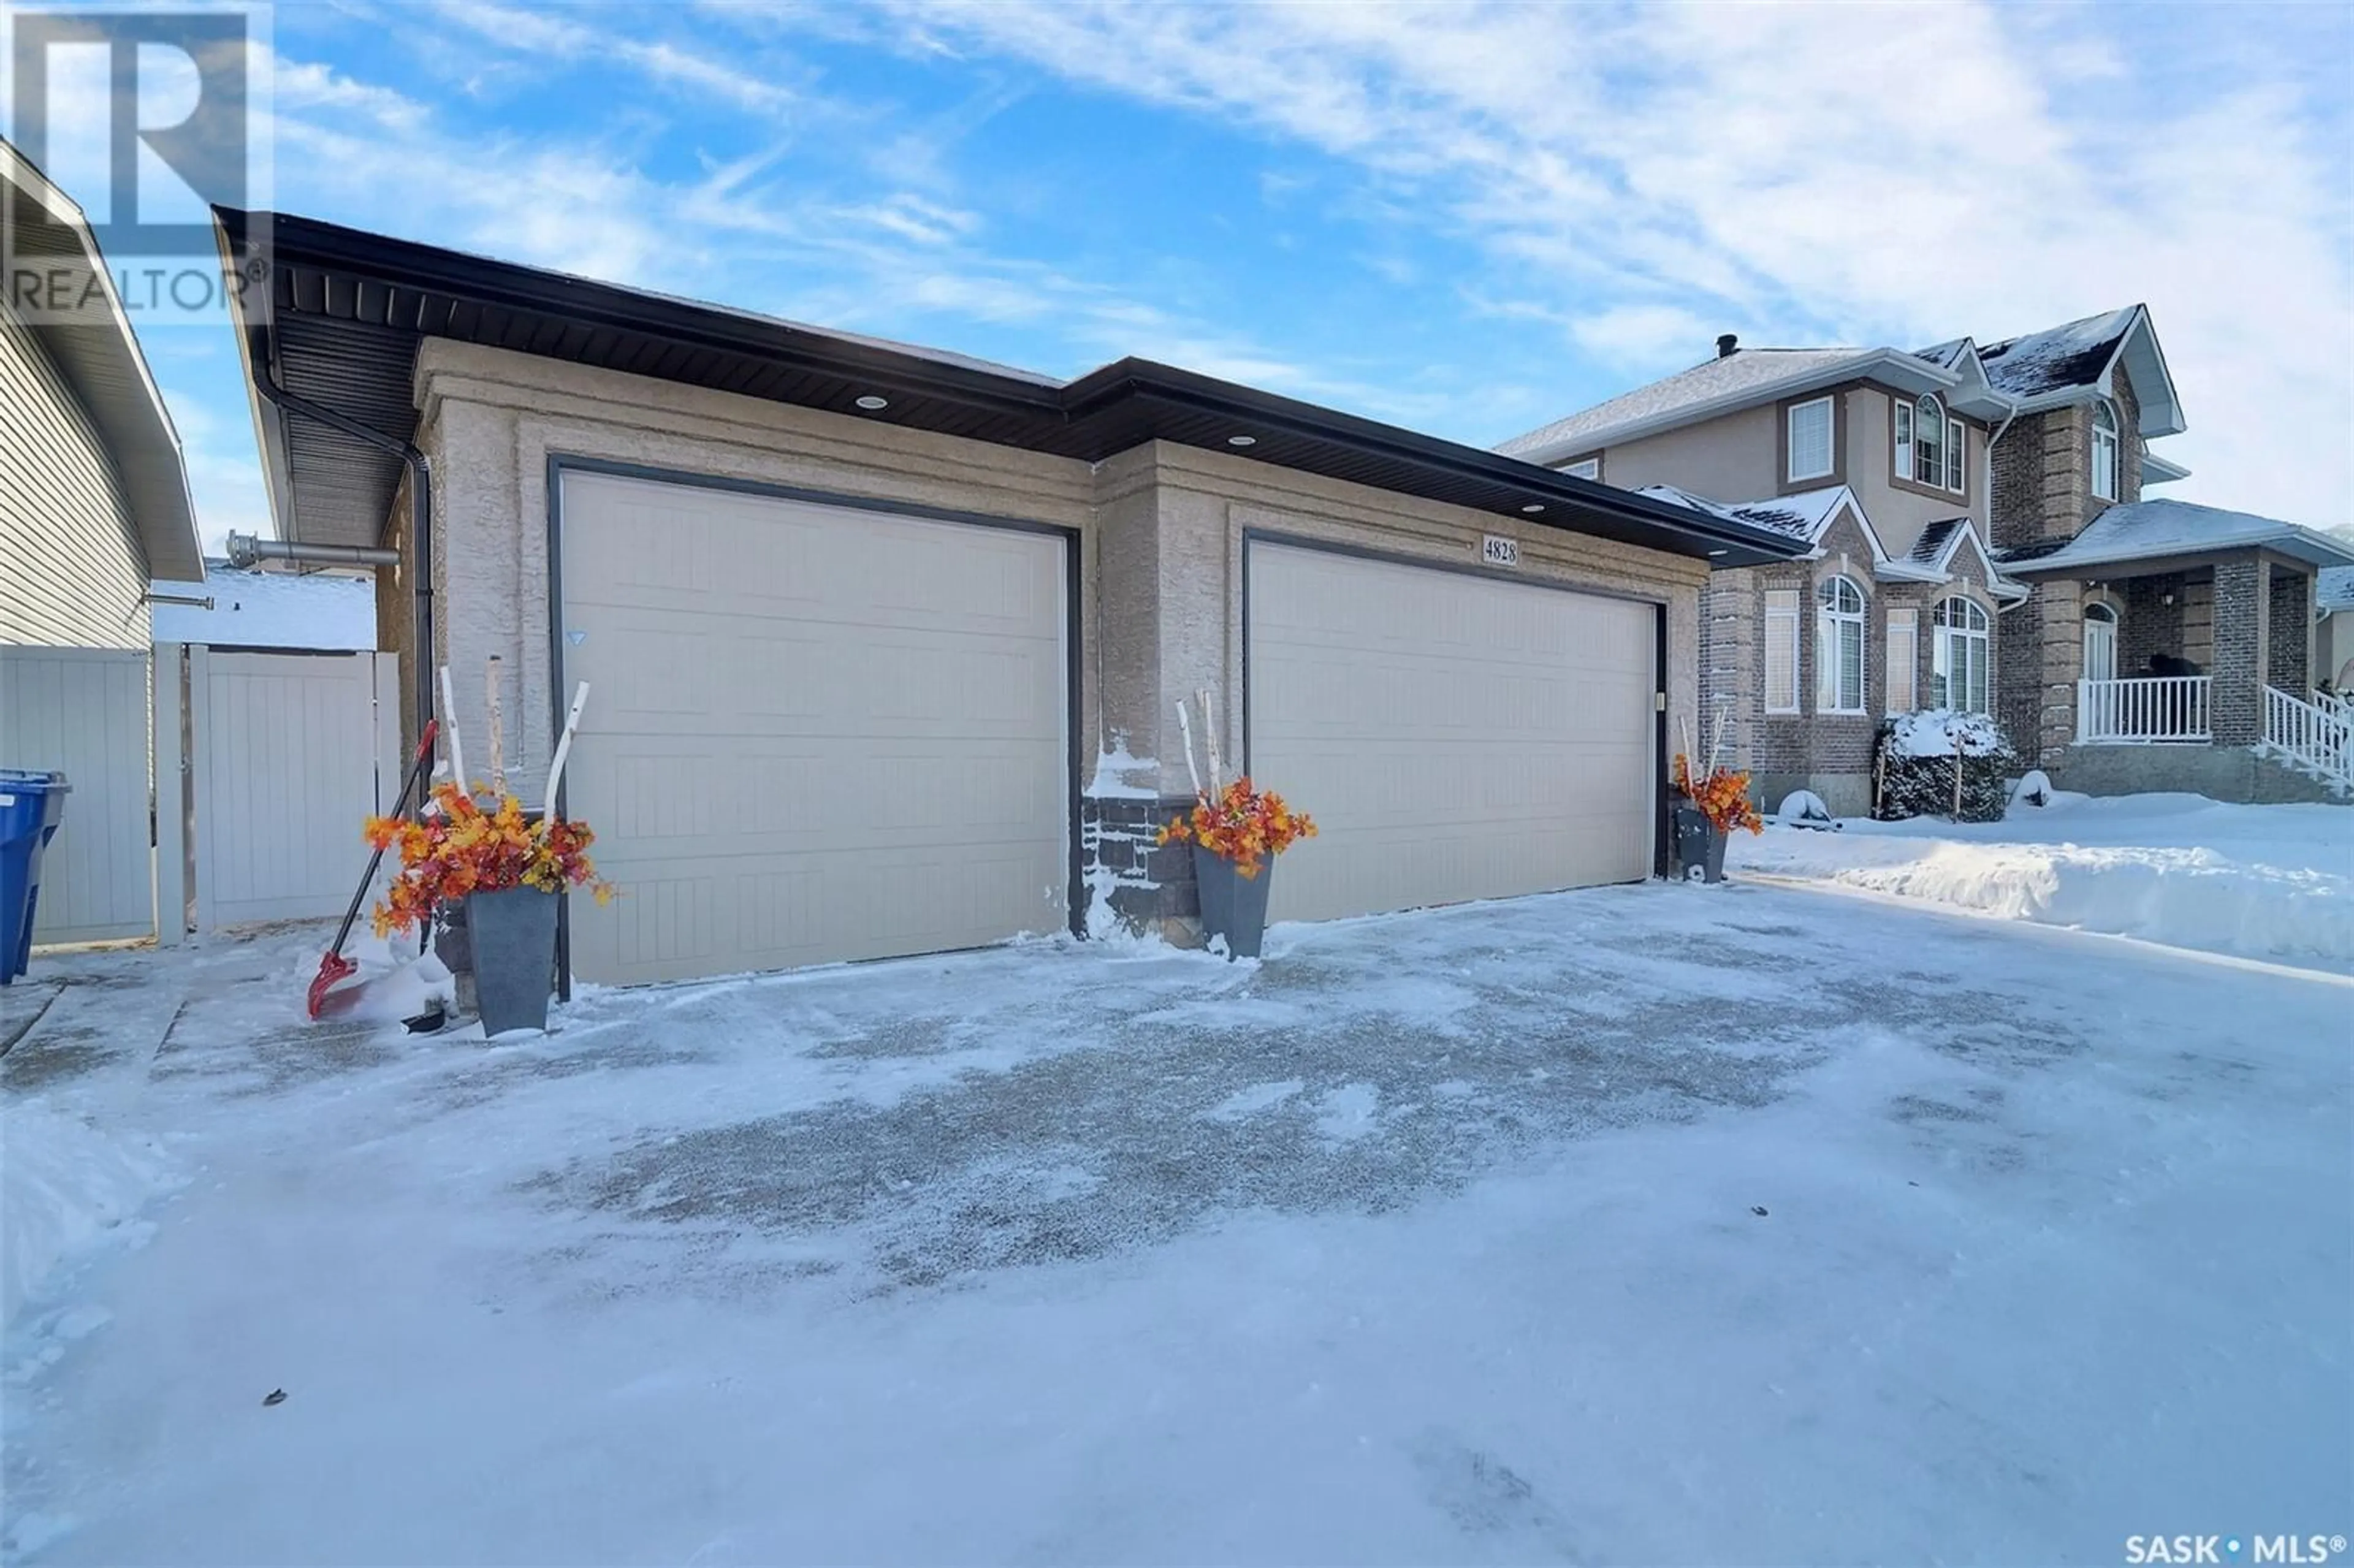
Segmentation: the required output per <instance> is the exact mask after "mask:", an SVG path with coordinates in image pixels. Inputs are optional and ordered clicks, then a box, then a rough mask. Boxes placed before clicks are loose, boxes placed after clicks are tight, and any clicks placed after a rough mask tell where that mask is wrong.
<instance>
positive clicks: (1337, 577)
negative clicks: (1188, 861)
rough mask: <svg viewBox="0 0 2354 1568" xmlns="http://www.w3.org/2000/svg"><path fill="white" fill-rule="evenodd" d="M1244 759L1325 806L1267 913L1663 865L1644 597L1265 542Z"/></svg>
mask: <svg viewBox="0 0 2354 1568" xmlns="http://www.w3.org/2000/svg"><path fill="white" fill-rule="evenodd" d="M1249 552H1250V558H1249V583H1250V587H1249V607H1248V615H1249V622H1250V624H1249V637H1250V641H1249V652H1248V655H1247V658H1246V669H1245V673H1246V679H1247V681H1248V683H1249V688H1250V766H1251V771H1252V774H1253V776H1254V777H1255V779H1257V782H1259V783H1260V784H1262V785H1263V786H1265V787H1267V788H1270V789H1276V790H1278V791H1280V792H1281V793H1282V794H1283V796H1284V797H1285V798H1286V799H1287V800H1289V801H1290V802H1291V803H1292V804H1293V805H1295V806H1297V807H1299V809H1301V810H1305V811H1307V812H1308V813H1309V814H1310V815H1311V816H1313V817H1314V818H1315V819H1316V822H1317V826H1318V829H1319V836H1318V837H1316V838H1314V839H1310V840H1308V841H1306V842H1303V843H1301V844H1299V846H1298V847H1296V848H1294V849H1293V850H1292V851H1291V852H1290V853H1288V854H1286V855H1285V856H1284V857H1283V860H1282V862H1281V864H1280V866H1279V868H1278V872H1277V874H1276V878H1275V884H1274V886H1273V888H1272V889H1271V890H1270V901H1269V909H1268V916H1269V918H1271V919H1277V920H1320V919H1329V918H1331V917H1333V916H1342V915H1367V914H1373V913H1376V912H1379V911H1382V910H1386V909H1406V908H1412V907H1415V906H1420V905H1428V904H1451V903H1455V902H1458V901H1459V900H1462V899H1469V898H1501V897H1508V896H1511V895H1517V894H1523V893H1538V892H1544V891H1547V890H1550V889H1554V888H1563V887H1584V886H1591V885H1596V884H1600V883H1608V882H1632V881H1638V880H1640V879H1641V878H1643V877H1645V876H1648V875H1649V874H1650V868H1651V849H1652V835H1653V831H1654V830H1653V824H1654V821H1655V811H1654V805H1653V802H1654V800H1655V799H1656V795H1655V790H1656V788H1657V786H1656V784H1655V782H1654V779H1653V774H1654V758H1655V741H1654V738H1653V736H1654V724H1655V721H1654V719H1653V717H1652V712H1653V708H1652V694H1653V692H1654V691H1655V690H1656V689H1657V688H1656V687H1655V685H1654V683H1653V663H1654V659H1653V644H1654V640H1655V637H1656V630H1655V627H1656V620H1655V617H1656V615H1657V614H1658V611H1657V610H1656V609H1654V608H1653V607H1652V606H1650V605H1647V604H1638V603H1633V602H1629V601H1627V600H1622V599H1604V598H1600V597H1598V596H1596V595H1592V594H1581V593H1571V592H1566V591H1564V590H1562V589H1557V588H1541V587H1537V586H1534V585H1530V584H1522V583H1515V582H1506V581H1500V580H1497V579H1495V578H1491V577H1475V576H1471V575H1469V574H1466V573H1461V572H1448V571H1439V570H1434V569H1431V568H1428V567H1410V566H1402V565H1399V564H1396V563H1394V562H1390V561H1382V560H1368V559H1365V558H1363V557H1360V556H1347V555H1340V554H1336V553H1333V552H1331V551H1323V550H1313V549H1305V548H1299V547H1295V546H1282V545H1274V544H1267V543H1261V542H1254V543H1253V544H1251V545H1250V546H1249Z"/></svg>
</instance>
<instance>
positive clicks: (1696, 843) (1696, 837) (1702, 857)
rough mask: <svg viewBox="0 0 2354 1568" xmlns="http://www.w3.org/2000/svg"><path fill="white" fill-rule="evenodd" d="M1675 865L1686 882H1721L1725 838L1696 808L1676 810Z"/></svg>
mask: <svg viewBox="0 0 2354 1568" xmlns="http://www.w3.org/2000/svg"><path fill="white" fill-rule="evenodd" d="M1676 863H1677V865H1679V866H1680V867H1681V868H1682V871H1683V874H1684V879H1685V880H1686V881H1688V882H1723V880H1724V835H1723V833H1721V832H1717V830H1716V824H1715V823H1713V822H1712V821H1709V820H1708V815H1707V813H1706V812H1704V811H1702V810H1699V809H1698V808H1696V807H1692V806H1678V807H1677V808H1676Z"/></svg>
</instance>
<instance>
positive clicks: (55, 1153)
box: [0, 1101, 179, 1329]
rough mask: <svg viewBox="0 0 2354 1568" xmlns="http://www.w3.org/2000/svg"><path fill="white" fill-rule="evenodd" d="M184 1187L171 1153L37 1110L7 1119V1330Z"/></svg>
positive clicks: (3, 1147)
mask: <svg viewBox="0 0 2354 1568" xmlns="http://www.w3.org/2000/svg"><path fill="white" fill-rule="evenodd" d="M178 1184H179V1178H178V1177H177V1175H176V1174H175V1171H173V1168H172V1162H171V1160H169V1159H167V1158H166V1157H165V1156H164V1151H163V1150H161V1149H159V1148H157V1147H155V1146H154V1144H152V1143H147V1142H145V1141H143V1140H133V1139H122V1138H119V1137H115V1136H112V1135H111V1134H109V1133H106V1132H103V1131H101V1130H100V1129H99V1128H95V1127H92V1126H91V1125H90V1123H88V1122H86V1121H84V1120H82V1119H81V1118H79V1117H75V1116H69V1115H67V1114H66V1113H65V1112H63V1111H58V1110H52V1109H50V1108H48V1107H47V1106H45V1105H43V1104H41V1103H40V1102H38V1101H27V1102H19V1103H16V1104H12V1105H10V1106H8V1107H7V1108H6V1110H5V1113H0V1231H5V1242H0V1329H7V1328H14V1327H15V1326H16V1322H17V1319H18V1315H19V1311H20V1309H21V1308H23V1306H24V1304H25V1302H26V1301H27V1299H29V1298H32V1297H33V1296H34V1295H35V1294H36V1293H37V1292H38V1291H39V1290H40V1288H41V1287H42V1286H43V1284H44V1283H45V1282H46V1281H48V1279H49V1277H51V1276H52V1275H53V1274H54V1273H55V1272H56V1271H57V1270H58V1268H59V1267H61V1266H64V1265H66V1264H68V1263H69V1262H71V1261H73V1260H74V1259H76V1258H78V1257H80V1256H81V1255H84V1254H85V1253H87V1252H89V1251H90V1249H92V1248H93V1247H96V1246H99V1245H102V1244H103V1243H105V1242H106V1241H107V1240H109V1239H110V1238H111V1237H114V1236H123V1235H134V1236H135V1235H140V1234H143V1233H141V1232H137V1231H133V1230H128V1229H126V1227H125V1222H126V1221H129V1220H132V1219H133V1217H134V1216H136V1215H137V1213H139V1211H140V1210H141V1209H142V1208H143V1207H144V1206H145V1205H146V1204H147V1202H149V1201H150V1200H151V1199H153V1198H154V1197H155V1196H156V1195H157V1194H158V1193H161V1192H168V1191H169V1190H171V1189H172V1188H174V1187H175V1186H177V1185H178Z"/></svg>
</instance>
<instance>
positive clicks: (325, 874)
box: [156, 643, 400, 931]
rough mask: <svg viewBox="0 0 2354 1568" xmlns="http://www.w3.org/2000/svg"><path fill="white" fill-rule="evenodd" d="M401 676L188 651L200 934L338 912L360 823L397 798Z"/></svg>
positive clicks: (383, 669) (165, 659) (361, 667)
mask: <svg viewBox="0 0 2354 1568" xmlns="http://www.w3.org/2000/svg"><path fill="white" fill-rule="evenodd" d="M177 652H178V651H177V649H176V648H175V646H174V645H173V644H170V643H164V644H161V645H159V646H158V647H157V649H156V657H157V659H158V661H159V662H161V663H164V664H169V663H171V662H175V659H176V656H177ZM398 678H399V677H398V669H397V664H396V661H395V659H394V656H393V655H391V654H389V653H243V652H238V653H232V652H217V651H214V650H211V649H207V648H202V647H196V646H191V647H189V649H188V651H187V692H188V732H187V733H188V781H189V789H188V799H187V804H188V810H189V832H188V843H189V845H190V848H191V853H190V855H189V857H188V858H189V863H190V865H191V868H192V869H191V874H192V876H193V879H194V895H195V896H194V900H193V902H194V906H195V907H194V916H195V928H196V930H198V931H211V930H217V929H218V928H219V927H224V926H242V925H249V924H251V923H253V922H255V921H260V920H302V919H312V918H316V917H319V916H331V915H341V914H342V913H343V912H344V906H345V905H346V904H347V903H349V902H350V900H351V896H352V888H353V885H355V882H356V881H357V879H358V876H359V870H360V866H361V864H362V863H363V862H364V861H365V859H366V853H367V852H366V849H365V847H364V846H363V845H362V844H361V842H360V820H361V818H363V817H365V816H366V815H367V814H368V813H369V812H371V811H383V810H388V809H389V808H390V807H391V804H392V798H393V796H394V794H395V793H397V792H398V789H400V764H399V761H398V750H399V745H400V740H399V708H398V701H399V692H398Z"/></svg>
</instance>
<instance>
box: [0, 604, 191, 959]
mask: <svg viewBox="0 0 2354 1568" xmlns="http://www.w3.org/2000/svg"><path fill="white" fill-rule="evenodd" d="M147 670H148V666H147V655H146V654H145V653H143V652H136V651H126V650H122V649H112V648H0V768H30V769H33V770H36V771H41V772H52V771H53V772H61V773H63V774H65V775H66V778H67V781H68V783H69V784H70V785H71V786H72V789H73V793H71V794H70V795H68V796H67V797H66V801H65V820H64V821H63V822H62V823H61V824H60V825H59V827H58V836H57V837H56V839H54V840H53V841H51V842H50V844H49V847H48V851H47V853H45V854H44V855H43V856H42V867H41V873H42V874H41V896H40V902H39V904H38V905H37V906H36V907H35V909H34V911H33V940H34V941H36V942H104V941H113V940H119V939H122V938H136V937H146V936H152V935H154V930H155V858H154V853H153V851H152V848H151V845H152V843H153V840H152V838H151V837H150V831H149V830H150V823H151V822H152V821H153V815H152V811H153V808H152V800H153V796H152V794H151V793H150V790H149V788H148V771H147V740H148V727H147V719H148V703H149V700H150V694H149V691H148V678H147ZM176 695H177V692H176V689H175V693H174V696H175V697H176ZM174 711H175V714H176V711H177V708H176V703H175V705H174Z"/></svg>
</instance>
